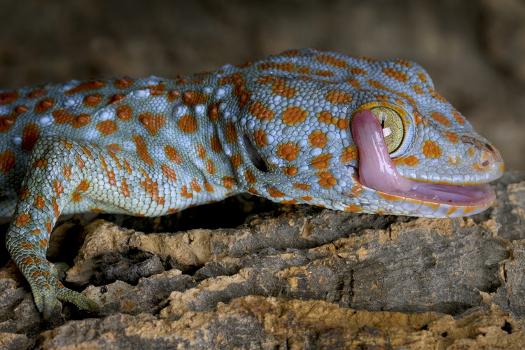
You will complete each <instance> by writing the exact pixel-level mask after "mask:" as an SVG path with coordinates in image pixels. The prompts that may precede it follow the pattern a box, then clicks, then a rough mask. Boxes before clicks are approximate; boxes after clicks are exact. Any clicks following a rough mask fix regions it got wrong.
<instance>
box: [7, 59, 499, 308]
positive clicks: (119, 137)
mask: <svg viewBox="0 0 525 350" xmlns="http://www.w3.org/2000/svg"><path fill="white" fill-rule="evenodd" d="M503 164H504V163H503V160H502V157H501V155H500V153H499V152H498V150H497V149H496V148H495V147H494V146H493V145H492V144H491V143H489V142H488V141H487V140H486V139H485V138H483V137H482V136H480V135H479V134H478V133H476V132H475V131H474V130H473V128H472V126H471V124H470V123H469V122H468V121H467V120H466V119H465V117H464V116H463V115H462V114H461V113H460V112H458V111H457V110H456V109H455V108H454V107H453V106H452V105H451V104H450V103H449V102H448V101H447V100H446V99H445V98H443V97H442V96H441V95H440V94H439V93H438V92H437V91H436V90H435V87H434V84H433V81H432V79H431V78H430V76H429V75H428V73H427V72H426V71H425V70H424V69H423V68H422V67H421V66H420V65H418V64H417V63H415V62H412V61H409V60H404V59H395V60H375V59H371V58H366V57H350V56H347V55H344V54H340V53H336V52H325V51H318V50H314V49H300V50H289V51H286V52H283V53H281V54H279V55H273V56H269V57H267V58H264V59H261V60H258V61H254V62H249V63H244V64H239V65H225V66H223V67H221V68H219V69H217V70H215V71H213V72H206V73H198V74H194V75H188V76H178V77H176V78H174V79H164V78H160V77H155V76H151V77H148V78H142V79H131V78H120V79H111V80H88V81H75V80H73V81H69V82H67V83H64V84H47V85H40V86H35V87H24V88H20V89H17V90H2V91H0V217H4V218H9V220H10V225H9V228H8V231H7V235H6V246H7V250H8V252H9V254H10V256H11V257H12V259H13V260H14V262H15V263H16V265H17V266H18V268H19V269H20V271H21V272H22V274H23V275H24V277H25V278H26V280H27V281H28V282H29V286H30V288H31V291H32V295H33V299H34V302H35V305H36V307H37V309H38V310H39V311H40V312H41V313H42V314H43V315H44V317H47V318H50V317H53V315H56V314H57V313H60V310H61V308H62V302H70V303H73V304H74V305H76V306H77V307H78V308H80V309H85V310H96V308H97V304H96V303H95V302H93V301H92V300H90V299H88V298H87V297H86V296H84V295H83V294H81V293H79V292H77V291H74V290H71V289H69V288H66V287H65V286H64V285H63V284H62V283H61V281H60V280H59V279H58V277H57V271H56V268H55V267H54V265H53V264H51V263H50V262H49V261H48V260H47V259H46V250H47V248H48V243H49V237H50V234H51V232H52V229H53V227H54V224H55V223H56V221H57V219H58V217H59V216H60V215H61V214H72V213H83V212H108V213H118V214H127V215H135V216H149V217H151V216H160V215H167V214H171V213H175V212H178V211H180V210H183V209H185V208H188V207H190V206H196V205H200V204H204V203H209V202H214V201H220V200H222V199H224V198H226V197H228V196H232V195H235V194H239V193H244V192H248V193H251V194H254V195H258V196H262V197H265V198H268V199H270V200H272V201H275V202H279V203H283V204H309V205H314V206H320V207H325V208H329V209H333V210H340V211H348V212H355V213H374V214H395V215H408V216H422V217H434V218H442V217H459V216H467V215H473V214H476V213H479V212H481V211H483V210H485V209H487V208H488V207H489V206H491V204H492V203H493V202H494V200H495V193H494V191H493V190H492V188H491V187H490V185H489V182H491V181H493V180H495V179H497V178H498V177H500V176H501V174H502V173H503V171H504V165H503Z"/></svg>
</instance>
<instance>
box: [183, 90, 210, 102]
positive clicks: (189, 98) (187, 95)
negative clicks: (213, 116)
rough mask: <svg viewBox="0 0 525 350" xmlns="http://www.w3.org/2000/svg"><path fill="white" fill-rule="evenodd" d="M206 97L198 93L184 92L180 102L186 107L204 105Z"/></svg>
mask: <svg viewBox="0 0 525 350" xmlns="http://www.w3.org/2000/svg"><path fill="white" fill-rule="evenodd" d="M207 100H208V97H207V96H206V95H205V94H203V93H201V92H198V91H186V92H184V93H183V94H182V102H184V103H185V104H186V105H188V106H195V105H198V104H202V103H205V102H206V101H207Z"/></svg>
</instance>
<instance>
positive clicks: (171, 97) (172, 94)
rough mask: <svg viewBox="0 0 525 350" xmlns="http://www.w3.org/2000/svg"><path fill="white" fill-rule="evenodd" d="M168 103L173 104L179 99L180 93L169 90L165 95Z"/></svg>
mask: <svg viewBox="0 0 525 350" xmlns="http://www.w3.org/2000/svg"><path fill="white" fill-rule="evenodd" d="M167 97H168V101H170V102H173V101H175V100H176V99H178V98H179V97H180V91H177V90H170V91H168V93H167Z"/></svg>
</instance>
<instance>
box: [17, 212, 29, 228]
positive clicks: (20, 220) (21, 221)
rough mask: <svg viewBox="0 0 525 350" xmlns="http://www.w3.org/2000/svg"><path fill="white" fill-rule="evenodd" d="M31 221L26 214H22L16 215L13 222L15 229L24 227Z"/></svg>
mask: <svg viewBox="0 0 525 350" xmlns="http://www.w3.org/2000/svg"><path fill="white" fill-rule="evenodd" d="M30 221H31V217H30V216H29V214H27V213H22V214H20V215H18V217H17V218H16V220H15V225H16V226H17V227H24V226H26V225H27V224H28V223H29V222H30Z"/></svg>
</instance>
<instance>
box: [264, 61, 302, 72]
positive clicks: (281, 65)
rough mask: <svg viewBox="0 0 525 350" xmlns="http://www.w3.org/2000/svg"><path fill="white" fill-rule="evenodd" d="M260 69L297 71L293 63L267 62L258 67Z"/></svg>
mask: <svg viewBox="0 0 525 350" xmlns="http://www.w3.org/2000/svg"><path fill="white" fill-rule="evenodd" d="M258 68H259V69H278V70H284V71H286V72H293V71H294V70H295V64H293V63H291V62H282V63H277V62H265V63H261V64H259V66H258Z"/></svg>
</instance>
